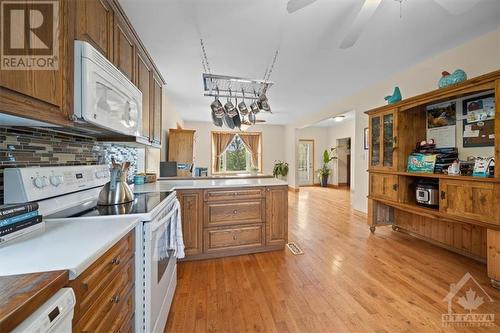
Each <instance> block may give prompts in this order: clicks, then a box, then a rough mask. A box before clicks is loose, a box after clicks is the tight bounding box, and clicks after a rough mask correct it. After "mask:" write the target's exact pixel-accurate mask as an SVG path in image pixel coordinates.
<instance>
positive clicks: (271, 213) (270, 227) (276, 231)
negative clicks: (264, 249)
mask: <svg viewBox="0 0 500 333" xmlns="http://www.w3.org/2000/svg"><path fill="white" fill-rule="evenodd" d="M287 241H288V186H269V187H267V188H266V245H268V246H269V245H285V244H286V242H287Z"/></svg>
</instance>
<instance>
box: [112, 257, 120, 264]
mask: <svg viewBox="0 0 500 333" xmlns="http://www.w3.org/2000/svg"><path fill="white" fill-rule="evenodd" d="M119 264H120V258H118V257H116V258H113V259H111V265H117V266H118V265H119Z"/></svg>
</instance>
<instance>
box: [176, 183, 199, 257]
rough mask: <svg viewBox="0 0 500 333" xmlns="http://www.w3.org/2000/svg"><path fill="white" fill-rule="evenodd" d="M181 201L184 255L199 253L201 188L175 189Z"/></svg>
mask: <svg viewBox="0 0 500 333" xmlns="http://www.w3.org/2000/svg"><path fill="white" fill-rule="evenodd" d="M177 197H178V198H179V201H180V203H181V218H182V235H183V238H184V252H185V253H186V256H190V255H195V254H199V253H201V251H202V245H203V244H202V238H201V237H202V231H203V230H202V229H203V220H202V211H203V209H202V204H203V193H202V191H201V190H195V191H191V190H189V191H177Z"/></svg>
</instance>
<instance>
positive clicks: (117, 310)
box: [69, 230, 135, 332]
mask: <svg viewBox="0 0 500 333" xmlns="http://www.w3.org/2000/svg"><path fill="white" fill-rule="evenodd" d="M134 251H135V241H134V231H133V230H132V231H131V232H130V233H129V234H128V235H126V236H125V237H123V238H122V239H121V240H120V241H118V243H116V244H115V245H114V246H113V247H112V248H111V249H109V250H108V251H107V252H106V253H105V254H104V255H102V256H101V257H100V258H99V259H97V260H96V261H95V262H94V263H93V264H92V265H91V266H90V267H89V268H87V269H86V270H85V271H84V272H83V273H82V274H80V276H78V278H76V279H75V280H72V281H70V283H69V287H71V288H73V290H74V292H75V296H76V305H75V313H74V317H73V332H118V331H121V330H122V328H123V329H126V328H127V327H128V326H127V324H128V323H129V322H130V320H132V318H133V316H134V282H135V257H134ZM132 327H133V326H132Z"/></svg>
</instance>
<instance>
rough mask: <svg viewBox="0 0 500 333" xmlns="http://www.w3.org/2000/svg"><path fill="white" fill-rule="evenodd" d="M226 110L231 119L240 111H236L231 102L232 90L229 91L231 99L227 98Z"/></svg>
mask: <svg viewBox="0 0 500 333" xmlns="http://www.w3.org/2000/svg"><path fill="white" fill-rule="evenodd" d="M224 109H225V110H226V114H227V115H228V116H229V117H231V118H232V117H234V116H236V115H237V114H238V110H236V107H235V106H234V104H233V102H231V89H229V97H228V98H227V103H226V104H224Z"/></svg>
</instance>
